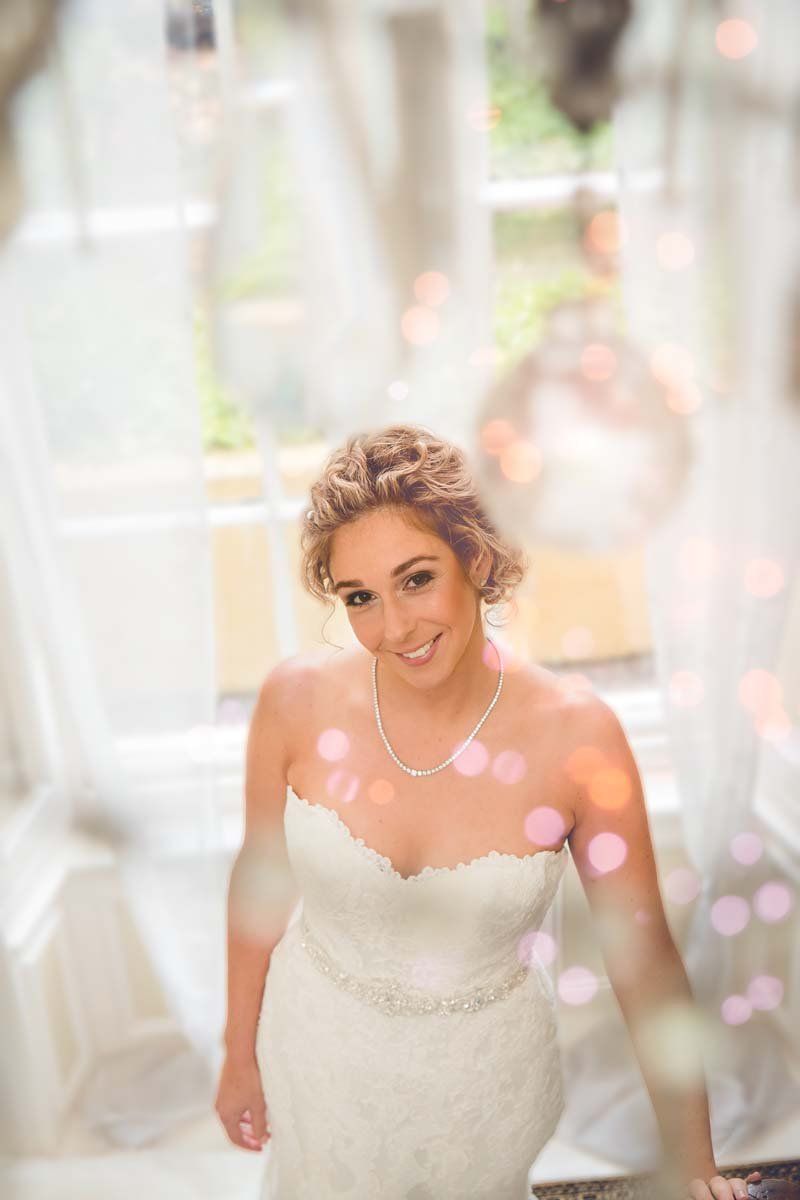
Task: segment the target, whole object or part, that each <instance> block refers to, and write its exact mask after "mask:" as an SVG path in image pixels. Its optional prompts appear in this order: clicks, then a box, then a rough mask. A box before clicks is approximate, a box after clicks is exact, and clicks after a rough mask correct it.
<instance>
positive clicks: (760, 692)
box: [737, 667, 783, 716]
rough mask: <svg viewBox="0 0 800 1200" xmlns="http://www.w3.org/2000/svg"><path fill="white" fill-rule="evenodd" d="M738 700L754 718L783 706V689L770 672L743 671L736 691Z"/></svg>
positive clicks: (755, 669) (758, 670)
mask: <svg viewBox="0 0 800 1200" xmlns="http://www.w3.org/2000/svg"><path fill="white" fill-rule="evenodd" d="M737 694H738V696H739V700H740V701H741V703H742V704H743V705H744V707H745V708H746V709H749V711H750V712H751V713H753V715H754V716H758V715H760V714H765V713H769V712H770V711H772V709H775V708H779V707H781V705H782V704H783V688H782V687H781V684H780V681H779V680H778V679H776V677H775V676H774V675H773V674H772V672H771V671H763V670H761V669H760V668H759V667H753V669H752V670H750V671H745V673H744V675H742V677H741V679H740V680H739V687H738V689H737Z"/></svg>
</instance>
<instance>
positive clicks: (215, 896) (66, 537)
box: [0, 0, 227, 1144]
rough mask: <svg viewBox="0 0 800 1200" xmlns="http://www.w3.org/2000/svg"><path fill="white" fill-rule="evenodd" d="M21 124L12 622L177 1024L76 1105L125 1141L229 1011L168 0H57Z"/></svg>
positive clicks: (210, 1042) (42, 725)
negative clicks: (67, 0) (176, 1039)
mask: <svg viewBox="0 0 800 1200" xmlns="http://www.w3.org/2000/svg"><path fill="white" fill-rule="evenodd" d="M14 117H15V134H16V142H17V146H18V162H19V170H20V172H21V175H22V179H23V182H24V187H25V209H24V212H23V214H22V219H21V220H20V222H19V223H18V225H17V227H16V228H15V230H14V232H13V235H12V237H11V239H10V241H9V243H8V245H7V246H6V248H5V251H4V255H3V260H2V264H0V284H1V285H2V292H1V294H0V302H1V303H2V310H3V322H2V336H3V342H4V346H3V349H4V351H8V353H4V355H3V377H2V384H3V386H2V389H0V428H2V433H3V439H2V441H3V455H4V466H5V468H6V469H5V470H4V493H5V495H4V499H5V501H6V508H5V517H6V519H5V522H4V534H5V537H4V551H3V553H4V556H5V559H6V571H7V574H8V576H9V578H10V579H11V580H12V582H13V594H14V596H15V597H16V603H15V604H14V605H13V606H12V608H11V612H12V621H13V624H14V626H15V627H14V628H13V629H12V631H11V637H12V638H19V639H21V642H22V644H23V645H25V646H27V647H28V648H29V649H30V652H31V659H30V660H29V669H30V672H31V676H32V678H29V679H28V680H27V683H28V687H27V693H26V700H27V703H28V704H29V706H30V708H31V719H32V720H35V723H36V725H37V727H38V728H39V729H40V731H41V732H42V739H43V741H44V742H45V744H46V745H47V746H49V747H50V748H51V750H52V752H53V753H52V755H51V759H52V761H49V762H41V761H40V763H39V769H40V771H43V772H46V773H47V774H48V775H49V777H50V781H51V782H52V783H53V784H54V785H55V788H56V792H55V795H54V799H53V805H54V811H56V810H57V811H61V812H63V813H64V815H65V817H66V820H67V821H68V822H71V823H74V824H77V825H78V826H79V827H80V828H81V829H83V831H84V832H88V833H90V834H92V835H94V836H97V837H100V838H102V839H104V840H106V841H107V842H108V843H109V844H110V845H111V846H112V847H113V848H114V849H115V850H116V851H117V852H118V866H119V873H120V879H121V882H122V886H123V891H124V897H125V900H126V902H127V905H128V906H129V909H130V911H131V913H132V915H133V917H134V919H135V922H136V926H137V929H138V932H139V934H140V937H141V940H142V942H143V945H144V947H145V950H146V952H147V954H148V956H149V958H150V960H151V965H152V967H153V968H154V971H155V974H156V976H157V978H158V979H159V981H160V983H161V985H162V989H163V992H164V997H165V1002H166V1006H167V1009H168V1010H169V1011H170V1012H171V1013H172V1015H173V1016H174V1018H175V1020H176V1022H177V1024H178V1027H179V1028H180V1030H181V1031H182V1033H183V1034H184V1035H185V1037H184V1038H183V1039H182V1040H181V1042H180V1044H178V1045H176V1044H174V1043H171V1044H170V1045H169V1046H166V1045H165V1044H160V1043H159V1041H158V1039H153V1040H151V1041H150V1042H149V1043H148V1044H146V1045H144V1046H142V1047H139V1048H137V1049H135V1050H132V1051H125V1052H124V1053H123V1054H122V1055H120V1056H117V1055H115V1056H113V1057H112V1058H111V1059H110V1060H109V1061H105V1062H103V1063H102V1064H101V1065H100V1068H99V1070H98V1073H97V1075H96V1077H95V1078H94V1080H93V1082H92V1086H91V1089H90V1091H89V1093H87V1096H86V1097H85V1101H84V1102H85V1105H86V1117H87V1119H88V1120H89V1122H90V1123H94V1124H95V1125H96V1127H97V1128H98V1129H102V1130H104V1131H105V1132H106V1133H107V1134H108V1136H109V1137H110V1138H111V1139H113V1140H115V1141H117V1142H120V1143H123V1144H139V1143H140V1142H144V1141H147V1140H149V1139H150V1138H152V1137H154V1136H157V1134H158V1133H160V1132H161V1131H162V1130H163V1129H164V1128H166V1127H167V1126H168V1125H169V1124H170V1123H171V1122H172V1121H174V1120H176V1119H180V1118H182V1117H184V1116H186V1115H188V1114H190V1113H192V1112H196V1113H201V1112H208V1111H209V1108H210V1106H211V1103H212V1099H213V1087H214V1080H215V1075H216V1071H217V1068H218V1062H219V1052H220V1047H219V1036H220V1031H221V1028H222V1024H223V1020H224V908H225V905H224V896H225V887H226V865H227V864H226V862H225V860H224V856H223V855H222V854H221V850H222V845H221V829H220V819H219V813H218V810H217V800H216V794H215V778H214V768H213V761H212V760H210V759H209V758H208V754H207V751H206V753H205V754H204V753H203V747H204V746H205V747H207V745H208V740H209V736H210V732H209V731H211V732H213V721H214V714H215V700H216V694H215V693H216V681H215V667H214V642H213V633H212V592H211V572H210V543H209V524H208V515H207V511H206V495H205V486H204V476H203V457H202V441H201V431H200V408H199V404H198V397H197V393H196V386H195V379H194V365H193V346H192V324H191V304H190V299H191V297H190V294H189V270H188V256H187V238H186V228H185V215H186V210H185V207H184V196H183V192H182V177H181V169H180V167H181V164H180V158H179V146H178V142H177V139H176V133H175V127H174V123H173V121H172V118H171V112H170V103H169V95H168V80H167V45H166V40H165V7H164V4H163V2H162V0H139V2H138V3H136V4H132V5H109V4H107V3H105V2H104V0H74V2H73V3H71V4H69V5H65V6H64V9H63V10H62V13H61V21H60V25H59V34H58V39H57V42H56V44H55V46H54V48H53V52H52V54H51V56H50V59H49V62H48V64H47V67H46V69H44V70H42V71H41V72H40V73H39V74H38V75H37V76H36V77H35V78H34V79H33V80H32V81H31V82H30V84H29V85H28V87H27V88H26V89H25V91H24V93H22V94H21V95H20V97H19V100H18V103H17V107H16V110H15V114H14ZM17 699H18V700H19V697H18V698H17ZM121 1040H122V1039H121Z"/></svg>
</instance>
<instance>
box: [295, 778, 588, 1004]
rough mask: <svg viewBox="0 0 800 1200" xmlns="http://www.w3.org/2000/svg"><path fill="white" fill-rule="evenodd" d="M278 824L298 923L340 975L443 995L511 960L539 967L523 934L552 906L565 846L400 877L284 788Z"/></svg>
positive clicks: (503, 973) (331, 818)
mask: <svg viewBox="0 0 800 1200" xmlns="http://www.w3.org/2000/svg"><path fill="white" fill-rule="evenodd" d="M284 827H285V834H286V846H287V853H288V856H289V860H290V863H291V866H292V871H293V873H294V876H295V879H296V882H297V885H298V887H299V889H300V891H301V892H302V896H303V908H302V916H303V921H304V923H305V926H306V927H307V928H308V929H309V930H310V931H311V932H312V933H313V937H314V939H315V941H316V943H317V944H318V945H319V946H321V947H322V949H323V951H324V952H325V953H326V954H327V955H329V956H330V958H331V960H332V961H334V962H335V963H337V964H338V965H339V967H341V968H342V969H343V970H344V971H346V972H351V973H353V974H354V975H355V976H370V977H374V976H380V977H383V978H389V979H396V980H398V981H402V982H405V983H407V984H410V985H413V986H414V987H416V988H422V989H426V990H429V991H431V992H432V993H434V994H436V993H438V994H444V993H450V992H453V991H454V990H460V989H465V988H466V989H469V988H478V987H482V986H485V985H494V984H496V983H499V981H501V980H502V979H504V978H507V977H508V975H509V971H510V970H513V968H514V967H519V965H520V964H521V963H525V964H526V965H528V966H529V967H530V966H536V965H538V966H539V968H540V969H541V970H543V969H544V968H543V966H542V964H541V962H539V960H538V958H537V956H536V953H535V950H533V949H532V946H531V943H532V940H533V939H531V938H530V936H526V935H530V934H531V933H532V932H534V931H535V930H537V929H538V928H539V926H540V925H541V923H542V920H543V919H544V917H545V915H546V913H547V910H548V909H549V907H550V904H551V903H552V900H553V897H554V895H555V893H556V890H557V888H558V884H559V882H560V880H561V877H562V875H563V873H564V870H565V868H566V862H567V857H568V849H567V845H566V844H565V845H564V846H562V847H561V849H560V850H539V851H536V852H535V853H532V854H528V855H514V854H507V853H503V852H501V851H497V850H492V851H490V852H489V853H488V854H484V855H482V856H480V857H479V858H475V859H472V860H471V861H470V862H468V863H459V864H458V865H457V866H456V867H425V868H424V869H423V870H422V871H420V872H418V873H417V874H416V875H412V876H409V877H405V876H403V875H401V874H400V872H399V871H397V870H396V869H395V867H394V865H393V863H392V862H391V860H390V859H389V858H387V857H386V856H385V855H383V854H380V853H379V852H378V851H376V850H374V849H373V848H371V847H370V846H368V845H366V843H365V842H364V840H363V838H357V837H355V836H354V835H353V834H352V832H351V830H350V829H349V827H348V826H347V825H346V823H345V822H344V821H343V820H342V818H341V817H340V816H339V814H338V813H336V812H335V811H334V810H333V809H331V808H329V807H327V806H326V805H323V804H318V803H314V802H312V801H309V800H307V799H305V798H303V797H300V796H298V795H297V793H295V792H294V791H293V790H292V789H291V788H289V789H288V795H287V803H286V809H285V812H284Z"/></svg>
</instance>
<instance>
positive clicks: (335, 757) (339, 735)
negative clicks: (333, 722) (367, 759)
mask: <svg viewBox="0 0 800 1200" xmlns="http://www.w3.org/2000/svg"><path fill="white" fill-rule="evenodd" d="M349 749H350V738H349V737H348V736H347V734H346V733H345V732H344V730H343V729H323V731H322V733H321V734H320V735H319V737H318V738H317V753H318V754H319V756H320V758H324V759H325V761H326V762H338V761H339V759H341V758H344V756H345V755H346V754H347V751H348V750H349Z"/></svg>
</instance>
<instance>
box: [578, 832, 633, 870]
mask: <svg viewBox="0 0 800 1200" xmlns="http://www.w3.org/2000/svg"><path fill="white" fill-rule="evenodd" d="M587 856H588V858H589V862H590V863H591V864H592V866H593V867H594V869H595V871H599V872H600V874H601V875H606V874H608V872H609V871H616V869H617V867H620V866H622V864H623V863H624V862H625V859H626V858H627V857H628V847H627V844H626V842H625V839H624V838H622V837H620V836H619V834H618V833H611V832H605V833H598V834H595V836H594V837H593V838H592V839H591V841H590V842H589V848H588V850H587Z"/></svg>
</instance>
